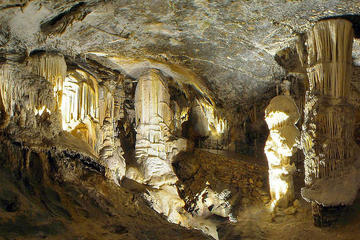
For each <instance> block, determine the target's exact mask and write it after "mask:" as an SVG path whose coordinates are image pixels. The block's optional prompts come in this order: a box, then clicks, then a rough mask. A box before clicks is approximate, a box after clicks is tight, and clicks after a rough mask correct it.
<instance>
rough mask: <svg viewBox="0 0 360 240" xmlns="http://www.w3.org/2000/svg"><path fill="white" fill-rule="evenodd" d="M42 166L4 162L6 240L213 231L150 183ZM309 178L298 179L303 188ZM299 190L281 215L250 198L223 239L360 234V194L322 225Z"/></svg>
mask: <svg viewBox="0 0 360 240" xmlns="http://www.w3.org/2000/svg"><path fill="white" fill-rule="evenodd" d="M0 157H5V156H0ZM38 174H39V173H34V172H33V173H31V174H30V173H27V172H26V171H24V172H22V173H21V172H16V171H15V172H14V171H12V172H11V171H8V170H7V168H5V167H4V166H2V167H1V168H0V183H1V185H0V239H1V240H25V239H26V240H35V239H36V240H37V239H51V240H64V239H66V240H103V239H104V240H107V239H109V240H110V239H111V240H113V239H116V240H121V239H124V240H125V239H126V240H132V239H134V240H168V239H178V240H201V239H211V238H210V237H208V236H205V235H204V234H202V233H201V232H200V231H196V230H189V229H185V228H182V227H180V226H178V225H175V224H171V223H169V222H167V221H166V219H165V217H164V216H161V215H159V214H157V213H156V212H155V211H154V210H152V209H151V207H150V206H149V205H148V204H147V203H146V202H145V201H144V200H143V198H142V197H141V194H142V193H143V192H144V191H146V187H144V186H143V185H141V184H137V183H136V182H133V181H130V180H126V181H127V182H125V183H124V186H123V187H118V186H116V185H114V184H111V183H109V182H107V181H105V180H104V178H103V176H101V175H99V174H94V173H90V172H89V173H87V174H84V175H83V177H82V180H81V181H74V182H73V183H65V182H63V183H61V182H56V183H55V182H53V181H52V180H50V179H47V178H46V177H45V178H44V179H43V180H41V181H40V180H39V179H38V178H37V176H38ZM302 179H303V178H302V176H297V177H296V179H295V184H296V189H297V190H296V191H297V192H299V191H298V190H299V188H300V187H301V183H302ZM297 198H298V199H299V202H300V206H299V207H297V212H296V213H295V214H292V215H286V214H278V215H276V216H274V215H272V214H271V213H270V211H269V209H268V207H266V206H264V205H263V204H257V205H251V204H249V206H248V207H246V208H243V210H240V211H239V212H238V215H237V222H236V223H230V222H229V221H227V220H224V219H220V220H219V219H217V220H216V221H218V232H219V238H220V240H235V239H236V240H238V239H273V240H279V239H293V240H295V239H301V240H303V239H319V240H320V239H330V240H331V239H337V240H339V239H340V240H341V239H344V240H345V239H349V240H350V239H359V238H360V196H359V197H358V199H357V200H356V202H355V203H354V204H353V205H352V206H351V207H349V208H348V209H347V210H346V211H345V212H344V214H343V216H342V217H341V218H340V219H339V221H338V222H337V223H336V224H334V225H333V226H332V227H328V228H317V227H315V226H314V225H313V222H312V214H311V206H310V204H309V203H307V202H305V201H304V200H301V197H300V196H299V195H297Z"/></svg>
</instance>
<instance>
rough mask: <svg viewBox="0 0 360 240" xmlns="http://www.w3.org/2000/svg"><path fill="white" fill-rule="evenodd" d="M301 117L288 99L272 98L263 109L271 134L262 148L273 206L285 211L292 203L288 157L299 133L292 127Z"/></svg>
mask: <svg viewBox="0 0 360 240" xmlns="http://www.w3.org/2000/svg"><path fill="white" fill-rule="evenodd" d="M299 117H300V114H299V111H298V108H297V106H296V104H295V102H294V100H293V99H292V98H291V97H290V96H288V95H280V96H277V97H274V98H273V99H272V100H271V101H270V104H269V105H268V106H267V107H266V109H265V121H266V123H267V125H268V127H269V130H270V134H269V136H268V139H267V141H266V145H265V154H266V157H267V159H268V165H269V183H270V194H271V200H272V206H273V207H275V206H279V207H283V208H285V207H287V206H288V205H289V203H291V202H292V201H293V200H294V197H295V196H294V185H293V176H292V175H293V173H294V171H295V166H294V164H291V163H290V157H291V156H292V155H293V153H294V152H295V150H296V148H295V147H294V146H295V145H296V142H297V140H298V138H299V136H300V132H299V130H298V129H297V127H296V126H295V124H296V122H297V121H298V120H299Z"/></svg>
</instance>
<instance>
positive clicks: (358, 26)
mask: <svg viewBox="0 0 360 240" xmlns="http://www.w3.org/2000/svg"><path fill="white" fill-rule="evenodd" d="M327 19H346V20H348V21H350V22H351V23H352V24H353V29H354V37H355V38H360V14H345V15H336V16H331V17H325V18H321V19H320V21H321V20H327Z"/></svg>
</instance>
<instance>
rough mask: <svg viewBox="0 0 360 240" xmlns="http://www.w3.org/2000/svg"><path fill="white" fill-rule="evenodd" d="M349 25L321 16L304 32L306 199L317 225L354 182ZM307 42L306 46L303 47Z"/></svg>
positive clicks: (350, 194)
mask: <svg viewBox="0 0 360 240" xmlns="http://www.w3.org/2000/svg"><path fill="white" fill-rule="evenodd" d="M353 36H354V33H353V28H352V24H351V23H350V22H349V21H347V20H343V19H329V20H323V21H320V22H318V23H316V24H315V26H314V27H313V29H312V30H311V31H309V32H308V34H307V45H306V47H304V48H306V51H307V59H304V62H306V71H307V75H308V79H309V89H308V90H307V92H306V97H305V108H304V123H303V127H302V128H303V131H302V136H301V142H302V148H303V151H304V155H305V160H304V167H305V187H304V188H303V189H302V196H303V198H304V199H306V200H308V201H310V202H312V203H313V215H314V220H315V225H318V226H324V225H328V224H329V223H330V221H332V220H333V219H334V218H332V217H327V216H328V215H327V214H326V213H325V212H326V210H327V209H330V208H331V209H333V208H334V207H335V208H336V206H340V205H348V204H351V203H352V201H353V200H354V198H355V196H356V192H357V189H358V186H357V185H358V184H355V183H352V182H353V181H352V180H351V179H352V178H353V177H354V175H356V169H355V168H354V160H355V159H354V157H355V156H354V149H355V142H354V139H353V132H354V122H353V106H352V105H351V104H350V103H349V96H350V80H351V77H352V43H353ZM304 46H305V45H304Z"/></svg>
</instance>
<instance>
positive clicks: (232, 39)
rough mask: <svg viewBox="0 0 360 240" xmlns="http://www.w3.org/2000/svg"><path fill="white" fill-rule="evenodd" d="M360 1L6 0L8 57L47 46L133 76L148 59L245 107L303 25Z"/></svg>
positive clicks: (3, 50)
mask: <svg viewBox="0 0 360 240" xmlns="http://www.w3.org/2000/svg"><path fill="white" fill-rule="evenodd" d="M359 10H360V2H359V1H358V0H346V1H343V0H329V1H324V0H304V1H301V0H299V1H296V0H294V1H286V0H279V1H274V0H270V1H269V0H256V1H252V0H251V1H244V0H239V1H231V0H222V1H211V0H178V1H174V0H152V1H143V0H140V1H137V0H116V1H115V0H114V1H111V0H109V1H105V0H104V1H100V0H99V1H96V0H88V1H86V0H84V1H73V0H64V1H51V0H33V1H31V0H29V1H24V0H22V1H17V0H2V1H0V23H1V31H0V61H1V59H2V61H4V60H5V59H8V60H9V59H10V60H14V59H15V60H18V59H21V55H22V54H23V55H26V54H30V53H31V52H33V51H39V50H45V51H56V52H61V53H62V54H64V55H65V56H66V58H67V59H70V60H72V61H74V62H75V64H76V63H77V62H78V63H80V62H87V63H88V64H89V65H91V63H93V64H94V63H96V64H98V66H102V67H103V68H104V69H110V72H111V71H115V72H121V73H122V74H124V75H125V76H128V77H130V78H136V77H137V76H138V73H139V71H140V70H142V69H144V68H148V67H153V68H158V69H161V70H162V71H164V72H165V73H168V74H169V75H176V74H179V72H181V74H182V73H183V72H184V71H185V72H186V73H188V74H185V78H186V76H191V77H190V78H189V79H188V81H195V80H194V79H198V80H199V81H202V82H203V83H204V85H206V86H207V87H208V88H209V89H210V92H211V96H212V97H213V98H214V100H215V102H216V103H218V104H220V105H226V106H239V105H243V104H245V103H251V102H254V101H256V99H257V98H259V97H262V96H264V94H266V92H268V91H269V89H273V87H274V84H275V81H276V79H277V78H279V77H281V76H283V75H284V74H285V73H284V70H283V69H282V68H281V67H280V66H279V65H278V64H277V62H276V61H275V58H274V57H275V55H276V53H277V52H278V51H279V50H281V49H284V48H287V47H291V46H292V45H293V44H294V41H295V40H296V38H297V36H298V34H299V33H303V32H306V31H307V30H308V29H309V28H310V27H311V26H312V25H313V24H314V23H315V22H316V21H318V20H319V19H322V18H326V17H333V16H343V15H356V14H358V13H359ZM359 56H360V47H359V43H358V42H357V40H356V41H355V43H354V51H353V57H354V62H355V63H357V61H358V60H359V59H358V58H359ZM93 68H94V66H93ZM95 68H97V69H99V67H95ZM89 69H91V67H89ZM181 74H180V75H181ZM201 87H202V86H201V85H200V88H201Z"/></svg>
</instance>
